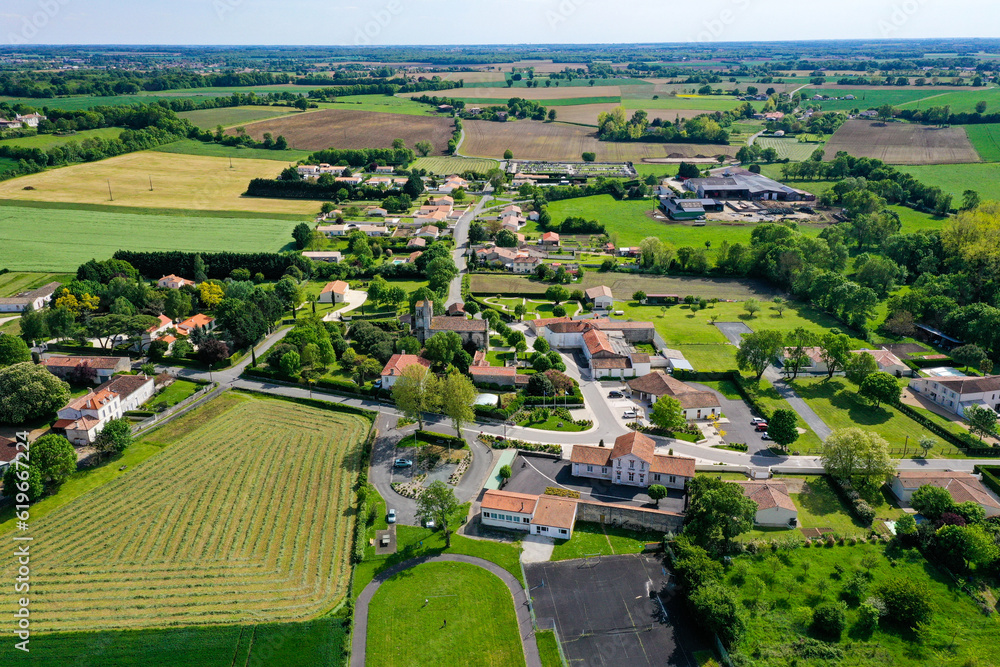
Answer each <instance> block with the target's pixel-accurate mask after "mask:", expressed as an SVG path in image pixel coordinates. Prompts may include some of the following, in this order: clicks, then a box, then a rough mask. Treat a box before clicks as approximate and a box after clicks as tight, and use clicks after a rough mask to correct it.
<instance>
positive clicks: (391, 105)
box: [318, 93, 437, 116]
mask: <svg viewBox="0 0 1000 667" xmlns="http://www.w3.org/2000/svg"><path fill="white" fill-rule="evenodd" d="M428 94H429V95H432V94H433V93H428ZM318 105H319V108H320V109H344V110H346V111H377V112H381V113H398V114H403V115H406V116H430V115H434V116H436V115H437V112H436V111H435V110H434V107H433V106H431V105H430V104H423V103H421V102H414V101H413V100H411V99H410V98H408V97H394V96H392V95H350V96H345V97H341V98H338V100H337V101H336V102H319V103H318Z"/></svg>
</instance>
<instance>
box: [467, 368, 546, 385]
mask: <svg viewBox="0 0 1000 667" xmlns="http://www.w3.org/2000/svg"><path fill="white" fill-rule="evenodd" d="M469 375H471V376H472V381H473V383H475V384H477V385H487V384H495V385H498V386H501V387H517V386H519V385H520V386H522V387H523V386H526V385H527V384H528V380H530V379H531V378H530V376H528V375H524V374H522V373H518V372H517V369H516V368H514V367H513V366H503V367H501V366H490V365H488V364H487V365H482V366H469Z"/></svg>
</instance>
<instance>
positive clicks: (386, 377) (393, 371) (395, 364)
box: [381, 354, 431, 389]
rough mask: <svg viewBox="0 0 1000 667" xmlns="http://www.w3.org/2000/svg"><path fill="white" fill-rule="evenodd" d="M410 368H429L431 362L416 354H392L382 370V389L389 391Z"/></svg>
mask: <svg viewBox="0 0 1000 667" xmlns="http://www.w3.org/2000/svg"><path fill="white" fill-rule="evenodd" d="M410 366H423V367H424V368H430V367H431V362H430V361H428V360H427V359H424V358H423V357H421V356H419V355H416V354H394V355H392V356H391V357H389V361H387V362H385V366H384V367H383V368H382V384H381V387H382V389H390V388H392V386H393V385H394V384H396V380H398V379H399V377H400V376H401V375H402V374H403V371H405V370H406V369H407V368H409V367H410Z"/></svg>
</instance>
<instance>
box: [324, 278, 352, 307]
mask: <svg viewBox="0 0 1000 667" xmlns="http://www.w3.org/2000/svg"><path fill="white" fill-rule="evenodd" d="M348 289H350V285H348V284H347V283H346V282H344V281H343V280H334V281H333V282H329V283H327V284H326V285H324V286H323V289H322V290H320V293H319V302H320V303H343V302H344V300H345V299H346V298H347V290H348Z"/></svg>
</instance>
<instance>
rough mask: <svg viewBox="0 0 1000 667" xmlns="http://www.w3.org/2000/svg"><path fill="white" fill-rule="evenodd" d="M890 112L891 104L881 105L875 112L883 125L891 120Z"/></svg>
mask: <svg viewBox="0 0 1000 667" xmlns="http://www.w3.org/2000/svg"><path fill="white" fill-rule="evenodd" d="M892 111H893V109H892V105H891V104H883V105H882V106H880V107H879V108H878V110H877V113H878V119H879V120H880V121H882V122H883V123H885V122H886V121H887V120H889V119H890V118H892Z"/></svg>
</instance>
